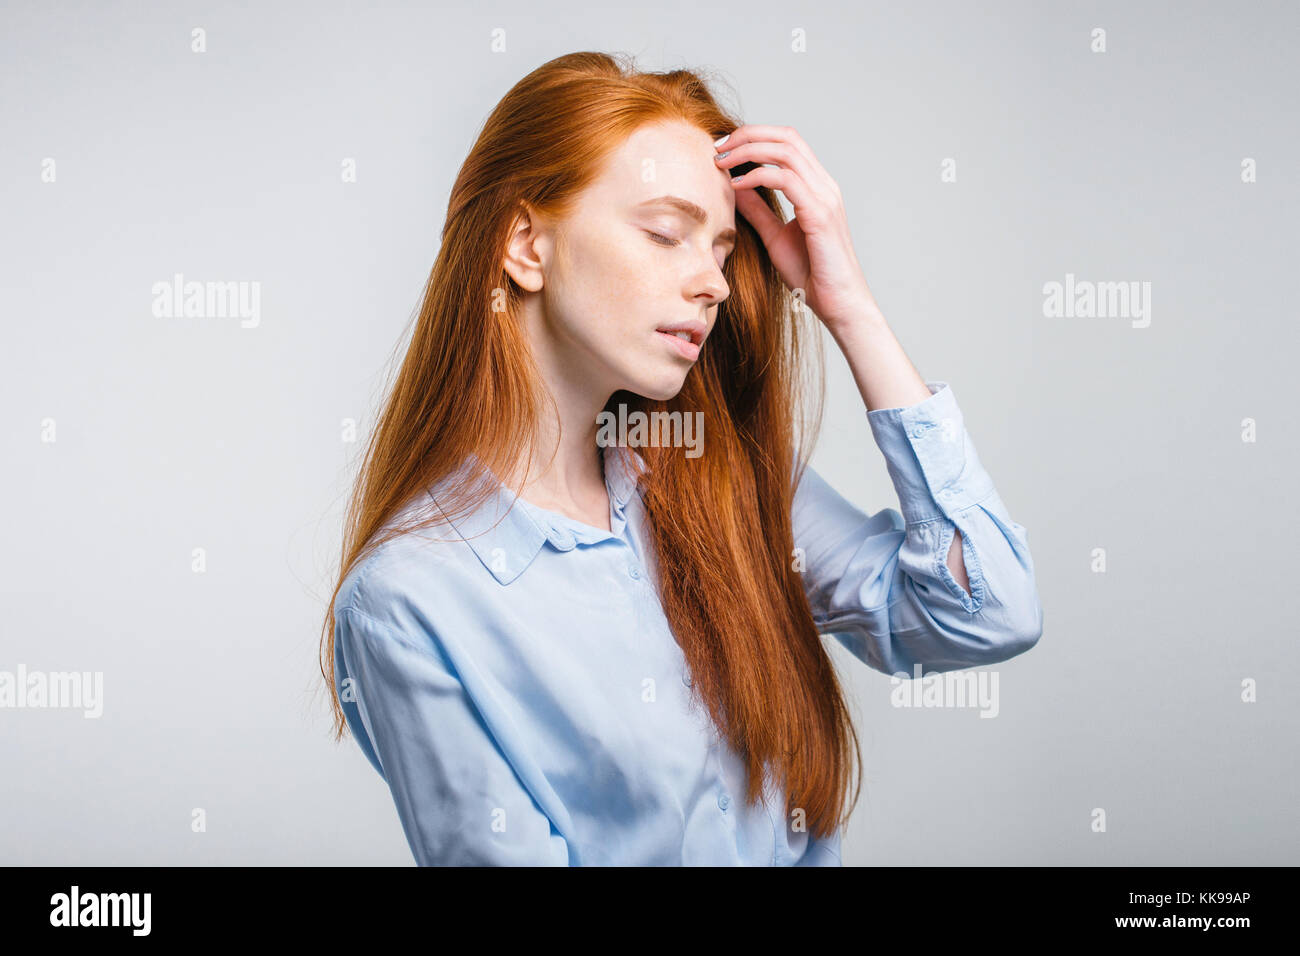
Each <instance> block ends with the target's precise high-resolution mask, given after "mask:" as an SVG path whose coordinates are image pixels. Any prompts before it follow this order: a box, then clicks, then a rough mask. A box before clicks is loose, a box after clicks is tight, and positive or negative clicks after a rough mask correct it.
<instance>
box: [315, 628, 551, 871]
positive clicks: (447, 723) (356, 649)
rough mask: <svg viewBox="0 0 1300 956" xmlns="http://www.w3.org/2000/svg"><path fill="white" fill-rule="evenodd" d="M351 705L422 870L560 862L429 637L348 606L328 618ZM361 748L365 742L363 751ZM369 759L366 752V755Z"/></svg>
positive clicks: (541, 819)
mask: <svg viewBox="0 0 1300 956" xmlns="http://www.w3.org/2000/svg"><path fill="white" fill-rule="evenodd" d="M335 622H336V629H335V642H336V645H337V647H338V652H339V654H340V656H341V657H342V658H343V660H344V662H345V664H346V669H347V672H348V674H349V677H350V680H351V684H350V685H349V686H346V687H340V697H341V698H342V699H343V700H344V701H345V703H344V707H345V710H346V709H347V707H348V703H346V702H348V701H352V702H354V703H355V706H356V708H357V713H358V714H359V717H360V720H361V723H362V726H363V727H364V730H365V732H366V735H367V736H368V738H369V743H371V744H372V745H373V753H374V759H372V763H373V762H375V761H376V760H377V762H378V765H379V766H378V769H379V771H380V773H381V774H382V775H383V777H384V779H385V781H386V782H387V783H388V786H389V789H390V790H391V792H392V796H393V801H394V803H395V804H396V806H397V812H398V816H399V818H400V820H401V824H402V829H403V830H404V832H405V834H406V838H407V841H408V842H409V843H410V846H411V851H412V853H413V855H414V857H415V861H416V863H417V864H419V865H420V866H432V865H438V866H446V865H455V866H539V865H553V866H567V865H568V864H569V851H568V845H567V843H566V841H565V839H564V837H563V836H561V835H560V833H558V832H557V831H556V829H555V827H554V826H553V825H552V824H551V821H550V818H549V817H548V816H547V815H546V814H545V813H544V812H543V811H542V810H541V808H540V807H539V806H538V805H537V803H536V801H534V800H533V798H532V797H531V795H530V794H529V792H528V791H527V789H526V788H525V787H524V786H523V784H522V783H521V781H520V780H519V778H518V776H517V775H516V774H515V771H514V770H513V768H512V767H511V765H510V763H509V761H508V760H507V759H506V757H505V755H504V753H503V752H502V750H501V748H500V747H499V746H498V745H497V743H496V741H495V740H494V738H493V737H492V735H491V733H490V731H489V730H488V728H487V726H486V725H485V723H484V722H483V719H482V718H481V716H480V715H479V713H478V712H477V710H476V709H475V707H474V705H473V702H472V701H471V699H470V697H469V695H468V694H467V693H466V691H465V689H464V687H463V686H462V685H461V682H460V680H459V679H458V678H457V676H456V675H455V673H454V671H453V669H452V667H451V666H450V664H449V662H448V660H447V659H446V657H445V655H444V654H442V653H441V650H440V648H439V647H438V646H437V644H436V642H433V641H431V640H430V639H429V638H428V637H427V636H424V635H418V636H407V635H403V634H399V633H398V632H397V631H396V630H394V629H393V628H392V627H391V626H389V625H386V624H383V623H381V622H379V621H376V620H374V619H373V618H371V617H370V616H368V615H367V614H365V613H364V612H362V611H360V610H358V609H357V608H355V607H350V606H347V607H342V608H340V609H339V610H338V611H337V613H336V614H335ZM363 749H366V748H363ZM367 756H370V752H367Z"/></svg>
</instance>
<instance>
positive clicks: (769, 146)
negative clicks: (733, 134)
mask: <svg viewBox="0 0 1300 956" xmlns="http://www.w3.org/2000/svg"><path fill="white" fill-rule="evenodd" d="M715 162H717V164H718V167H719V168H720V169H726V168H729V167H731V166H733V165H738V164H741V163H746V162H755V163H775V164H776V165H777V166H780V167H782V168H785V169H790V170H792V171H794V172H795V173H796V174H797V175H798V176H799V178H800V179H802V180H803V181H804V182H805V183H807V184H808V188H809V190H810V191H811V192H812V193H814V194H816V195H817V196H818V198H820V199H821V200H822V202H824V203H827V204H828V205H829V204H830V203H832V202H834V200H835V199H836V192H835V189H834V183H827V182H825V181H824V180H822V179H821V177H820V176H819V175H818V173H817V171H816V170H815V169H813V167H812V166H811V165H810V164H809V163H808V160H807V159H806V158H805V157H804V155H803V154H802V153H801V152H799V150H797V149H796V148H795V147H794V146H792V145H791V144H789V143H774V142H769V141H762V142H753V143H745V144H744V145H742V146H737V147H736V148H735V149H732V150H728V151H727V155H726V156H723V157H721V158H720V159H717V160H715Z"/></svg>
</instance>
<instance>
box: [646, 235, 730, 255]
mask: <svg viewBox="0 0 1300 956" xmlns="http://www.w3.org/2000/svg"><path fill="white" fill-rule="evenodd" d="M645 234H646V235H647V236H649V237H650V238H651V240H652V241H654V242H657V243H659V245H661V246H675V245H678V244H679V240H677V239H674V238H672V237H671V236H661V235H660V234H659V233H657V232H651V231H650V230H649V229H647V230H645ZM660 240H663V241H662V242H660ZM730 257H731V253H727V255H725V256H723V260H724V261H726V260H727V259H729V258H730Z"/></svg>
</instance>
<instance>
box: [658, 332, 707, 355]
mask: <svg viewBox="0 0 1300 956" xmlns="http://www.w3.org/2000/svg"><path fill="white" fill-rule="evenodd" d="M655 335H657V336H659V337H660V338H661V339H663V340H664V342H666V343H667V344H668V346H669V348H671V349H672V350H673V351H674V352H676V353H677V354H678V355H679V356H680V357H682V358H684V359H686V360H687V361H688V362H694V361H695V360H696V359H697V358H699V357H700V347H699V345H697V344H695V343H694V342H692V341H691V340H690V334H689V332H688V331H686V330H683V331H681V332H678V333H677V334H673V333H672V332H666V331H664V330H663V329H658V330H656V331H655Z"/></svg>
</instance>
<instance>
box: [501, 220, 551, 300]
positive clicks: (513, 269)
mask: <svg viewBox="0 0 1300 956" xmlns="http://www.w3.org/2000/svg"><path fill="white" fill-rule="evenodd" d="M549 250H550V236H549V234H548V233H547V232H546V231H545V230H544V228H542V217H541V216H540V215H539V214H538V213H536V212H535V211H533V210H530V209H529V208H528V206H527V205H526V204H525V203H520V210H519V213H518V214H517V215H516V216H515V219H514V222H513V223H512V224H511V226H510V235H509V236H508V237H507V239H506V255H505V261H504V262H503V263H502V267H503V268H504V269H505V270H506V272H507V273H508V274H509V275H510V278H512V279H514V280H515V282H516V283H518V284H519V287H520V288H521V289H524V290H525V291H527V292H537V291H538V290H540V289H541V288H542V267H543V256H544V255H546V254H547V253H548V252H549Z"/></svg>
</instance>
